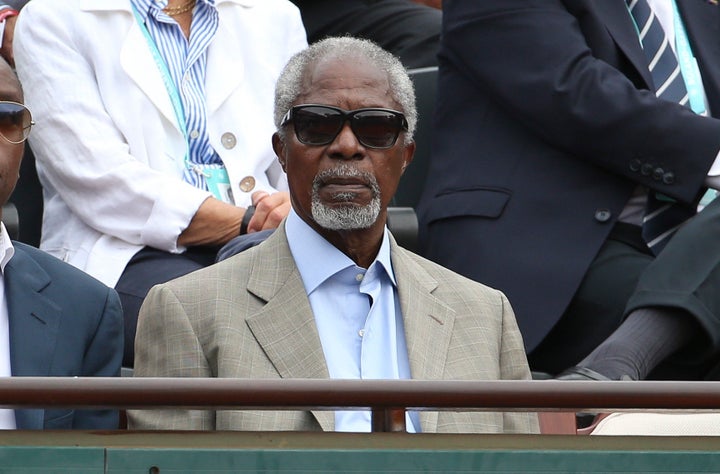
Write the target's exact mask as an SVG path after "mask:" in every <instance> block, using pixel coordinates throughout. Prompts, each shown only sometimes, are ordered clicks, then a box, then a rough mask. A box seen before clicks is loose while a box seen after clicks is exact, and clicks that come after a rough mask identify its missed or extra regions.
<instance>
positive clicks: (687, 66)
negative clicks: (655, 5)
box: [672, 0, 705, 114]
mask: <svg viewBox="0 0 720 474" xmlns="http://www.w3.org/2000/svg"><path fill="white" fill-rule="evenodd" d="M672 4H673V19H674V22H675V49H676V52H677V57H678V63H679V64H680V71H682V76H683V79H684V80H685V87H686V88H687V91H688V97H689V98H690V108H691V109H692V110H693V112H695V113H696V114H704V113H705V96H704V94H703V86H702V78H701V77H700V69H699V68H698V64H697V59H695V56H694V55H693V52H692V48H691V47H690V40H688V36H687V32H686V31H685V26H684V25H683V22H682V20H681V19H680V12H679V11H678V7H677V2H676V1H675V0H673V2H672Z"/></svg>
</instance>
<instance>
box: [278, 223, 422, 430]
mask: <svg viewBox="0 0 720 474" xmlns="http://www.w3.org/2000/svg"><path fill="white" fill-rule="evenodd" d="M285 231H286V233H287V238H288V242H289V244H290V251H291V252H292V255H293V258H294V260H295V264H296V265H297V267H298V270H299V271H300V276H301V277H302V281H303V284H304V285H305V291H306V293H307V295H308V299H309V300H310V307H311V308H312V310H313V313H314V315H315V322H316V325H317V328H318V332H319V334H320V342H321V344H322V348H323V353H324V355H325V361H326V363H327V367H328V371H329V373H330V378H333V379H409V378H411V376H410V363H409V361H408V353H407V345H406V342H405V331H404V326H403V319H402V313H401V311H400V302H399V300H398V294H397V282H396V281H395V274H394V273H393V269H392V262H391V260H390V243H389V238H388V231H387V229H385V235H384V237H383V241H382V245H381V246H380V251H379V252H378V255H377V257H376V259H375V261H374V262H373V263H372V264H371V265H370V267H369V268H368V269H364V268H361V267H358V266H357V265H356V264H355V262H353V261H352V260H351V259H350V258H349V257H348V256H347V255H345V254H344V253H342V252H341V251H340V250H338V249H337V248H336V247H334V246H333V245H332V244H330V242H328V241H327V240H325V239H324V238H323V237H321V236H320V235H319V234H318V233H317V232H315V231H314V230H313V229H312V228H311V227H310V226H308V225H307V224H306V223H305V222H304V221H303V220H302V219H300V217H299V216H298V215H297V214H296V213H295V211H294V210H291V211H290V215H289V216H288V218H287V222H286V224H285ZM406 423H407V430H408V431H409V432H418V431H420V429H419V428H420V424H419V422H418V417H417V413H408V415H407V418H406ZM370 428H371V423H370V412H369V411H367V410H363V411H337V412H335V430H336V431H352V432H369V431H370Z"/></svg>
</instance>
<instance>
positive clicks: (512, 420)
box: [500, 295, 540, 433]
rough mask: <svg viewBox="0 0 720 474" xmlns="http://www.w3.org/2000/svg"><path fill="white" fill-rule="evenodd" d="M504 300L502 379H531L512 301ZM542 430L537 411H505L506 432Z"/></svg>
mask: <svg viewBox="0 0 720 474" xmlns="http://www.w3.org/2000/svg"><path fill="white" fill-rule="evenodd" d="M501 301H502V336H501V337H502V339H501V341H502V342H501V347H500V374H501V375H500V379H501V380H529V379H530V378H531V377H530V369H529V367H528V363H527V358H526V356H525V347H524V346H523V340H522V335H521V334H520V329H519V328H518V326H517V322H516V321H515V314H514V313H513V310H512V307H511V306H510V302H509V301H508V299H507V297H506V296H505V295H502V297H501ZM539 431H540V428H539V425H538V419H537V414H536V413H529V412H504V413H503V432H504V433H538V432H539Z"/></svg>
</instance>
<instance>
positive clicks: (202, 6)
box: [131, 0, 222, 189]
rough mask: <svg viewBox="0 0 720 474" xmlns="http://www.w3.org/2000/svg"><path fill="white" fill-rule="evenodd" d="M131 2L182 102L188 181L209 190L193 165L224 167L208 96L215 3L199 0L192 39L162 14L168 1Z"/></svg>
mask: <svg viewBox="0 0 720 474" xmlns="http://www.w3.org/2000/svg"><path fill="white" fill-rule="evenodd" d="M131 2H132V4H133V6H134V7H135V9H136V10H137V11H138V13H139V14H140V17H141V18H142V19H143V20H144V21H145V26H146V27H147V29H148V32H149V33H150V36H151V37H152V39H153V40H154V41H155V45H156V46H157V49H158V51H159V52H160V55H161V56H162V58H163V59H164V60H165V64H166V65H167V69H168V71H169V72H170V76H171V79H172V82H173V84H175V87H176V89H177V91H178V94H179V96H180V99H181V101H182V107H183V112H184V115H185V130H187V137H186V138H187V140H188V148H189V154H188V158H189V161H190V163H187V166H186V167H185V173H184V179H185V180H186V181H188V182H189V183H191V184H192V185H194V186H196V187H198V188H201V189H208V188H207V183H206V182H205V179H204V177H203V175H202V173H198V172H196V171H195V170H194V169H193V166H192V165H193V164H202V165H208V164H209V165H214V166H222V160H221V159H220V156H218V154H217V153H216V152H215V150H214V149H213V148H212V146H211V145H210V137H209V135H208V131H207V115H206V110H207V107H206V97H205V71H206V64H207V49H208V47H209V46H210V43H212V40H213V38H214V37H215V33H216V31H217V27H218V12H217V10H216V8H215V0H198V2H197V5H196V6H195V8H194V10H193V20H192V28H191V30H190V38H189V40H188V39H186V38H185V35H184V34H183V32H182V30H181V29H180V26H179V25H178V24H177V23H176V22H175V20H173V19H172V18H171V17H170V16H168V15H167V14H166V13H165V12H163V11H162V9H163V8H165V7H166V6H167V3H168V0H131ZM181 128H182V127H181Z"/></svg>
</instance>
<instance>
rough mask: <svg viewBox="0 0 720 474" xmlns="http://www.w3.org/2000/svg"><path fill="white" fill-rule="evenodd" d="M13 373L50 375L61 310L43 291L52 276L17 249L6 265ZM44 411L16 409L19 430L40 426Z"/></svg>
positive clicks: (5, 277) (16, 374) (37, 375)
mask: <svg viewBox="0 0 720 474" xmlns="http://www.w3.org/2000/svg"><path fill="white" fill-rule="evenodd" d="M4 282H5V294H6V296H7V302H8V316H9V325H10V364H11V367H12V375H13V376H26V377H28V376H36V377H44V376H48V375H49V374H50V367H51V362H52V357H53V354H54V352H55V345H56V343H57V333H58V328H59V325H60V319H61V315H62V310H61V309H60V308H59V307H58V306H57V305H56V304H55V303H54V302H53V301H52V300H50V299H49V298H47V297H46V296H45V295H44V294H43V293H42V292H43V290H44V289H45V288H46V287H47V286H48V285H49V284H50V282H51V279H50V276H49V275H48V274H47V273H46V272H45V270H43V269H42V267H40V266H39V265H37V263H35V261H34V260H32V258H30V257H29V256H28V255H27V254H26V253H25V252H24V251H22V250H21V249H19V248H17V247H16V249H15V255H14V256H13V258H12V259H11V260H10V262H9V263H8V265H7V266H6V268H5V275H4ZM43 413H44V411H43V410H25V409H23V410H15V418H16V422H17V426H18V428H19V429H41V428H42V427H43Z"/></svg>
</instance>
